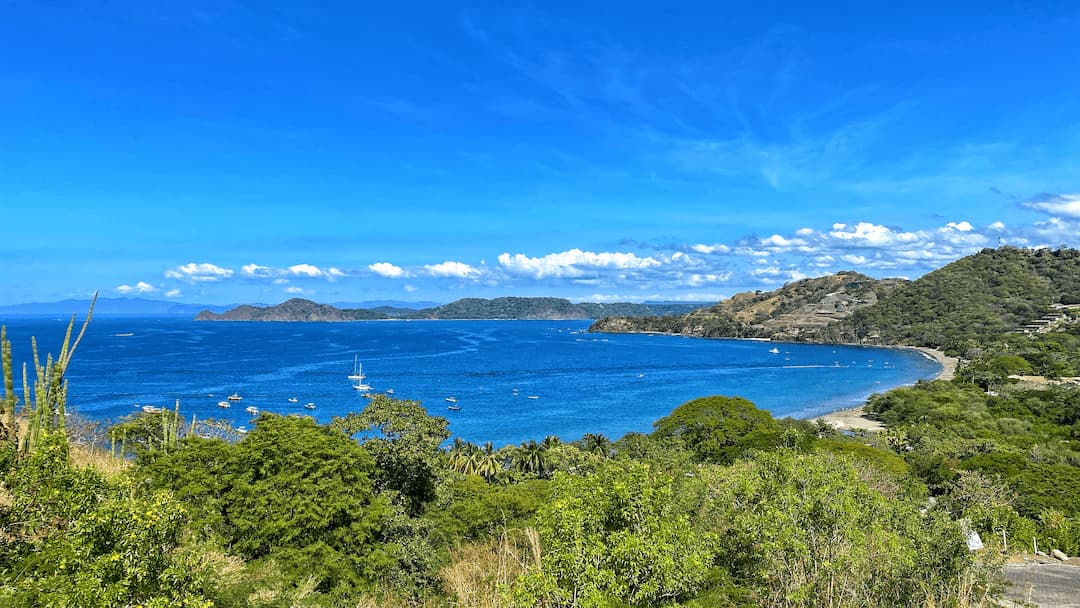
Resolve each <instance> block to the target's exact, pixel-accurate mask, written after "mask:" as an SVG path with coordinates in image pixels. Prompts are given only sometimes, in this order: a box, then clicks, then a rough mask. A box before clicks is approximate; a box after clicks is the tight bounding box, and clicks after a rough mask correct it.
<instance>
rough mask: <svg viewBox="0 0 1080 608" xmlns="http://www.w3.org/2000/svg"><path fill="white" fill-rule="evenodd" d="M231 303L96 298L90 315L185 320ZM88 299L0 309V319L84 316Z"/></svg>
mask: <svg viewBox="0 0 1080 608" xmlns="http://www.w3.org/2000/svg"><path fill="white" fill-rule="evenodd" d="M234 306H236V305H235V304H225V305H212V304H184V303H181V302H167V301H163V300H148V299H145V298H98V300H97V304H96V305H95V306H94V315H95V316H97V315H100V316H148V317H187V316H191V315H194V314H196V313H198V312H199V311H201V310H213V311H219V312H220V311H225V310H229V309H230V308H233V307H234ZM88 308H90V300H60V301H59V302H33V303H29V304H8V305H3V306H0V315H2V316H51V315H65V316H67V315H73V314H76V315H85V314H86V311H87V309H88Z"/></svg>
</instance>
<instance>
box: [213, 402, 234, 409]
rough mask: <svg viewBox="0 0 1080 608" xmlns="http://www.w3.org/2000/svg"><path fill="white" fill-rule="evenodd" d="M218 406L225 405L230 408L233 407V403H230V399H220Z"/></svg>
mask: <svg viewBox="0 0 1080 608" xmlns="http://www.w3.org/2000/svg"><path fill="white" fill-rule="evenodd" d="M217 406H218V407H224V408H230V407H232V404H231V403H229V402H228V401H218V402H217Z"/></svg>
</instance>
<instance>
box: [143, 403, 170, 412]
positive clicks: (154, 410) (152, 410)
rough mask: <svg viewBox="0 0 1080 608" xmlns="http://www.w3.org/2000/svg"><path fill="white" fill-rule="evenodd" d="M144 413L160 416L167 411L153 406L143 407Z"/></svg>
mask: <svg viewBox="0 0 1080 608" xmlns="http://www.w3.org/2000/svg"><path fill="white" fill-rule="evenodd" d="M142 411H144V412H146V413H147V414H160V413H161V412H164V411H165V408H162V407H156V406H153V405H144V406H142Z"/></svg>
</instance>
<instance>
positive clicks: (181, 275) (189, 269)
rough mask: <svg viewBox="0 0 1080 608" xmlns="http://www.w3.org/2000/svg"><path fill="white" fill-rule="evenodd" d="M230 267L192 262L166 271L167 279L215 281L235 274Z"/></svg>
mask: <svg viewBox="0 0 1080 608" xmlns="http://www.w3.org/2000/svg"><path fill="white" fill-rule="evenodd" d="M233 274H234V272H233V270H232V269H230V268H222V267H221V266H216V265H214V264H208V263H202V264H197V263H195V262H191V263H190V264H184V265H182V266H177V267H176V268H172V269H169V270H166V271H165V278H167V279H184V280H188V281H196V282H201V283H213V282H215V281H220V280H222V279H227V278H229V277H231V276H233Z"/></svg>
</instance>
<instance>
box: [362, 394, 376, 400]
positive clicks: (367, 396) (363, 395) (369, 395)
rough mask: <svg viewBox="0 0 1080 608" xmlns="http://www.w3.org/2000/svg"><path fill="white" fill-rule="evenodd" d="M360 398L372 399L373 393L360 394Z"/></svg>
mask: <svg viewBox="0 0 1080 608" xmlns="http://www.w3.org/2000/svg"><path fill="white" fill-rule="evenodd" d="M360 396H361V397H363V398H364V399H374V398H375V393H360Z"/></svg>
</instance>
